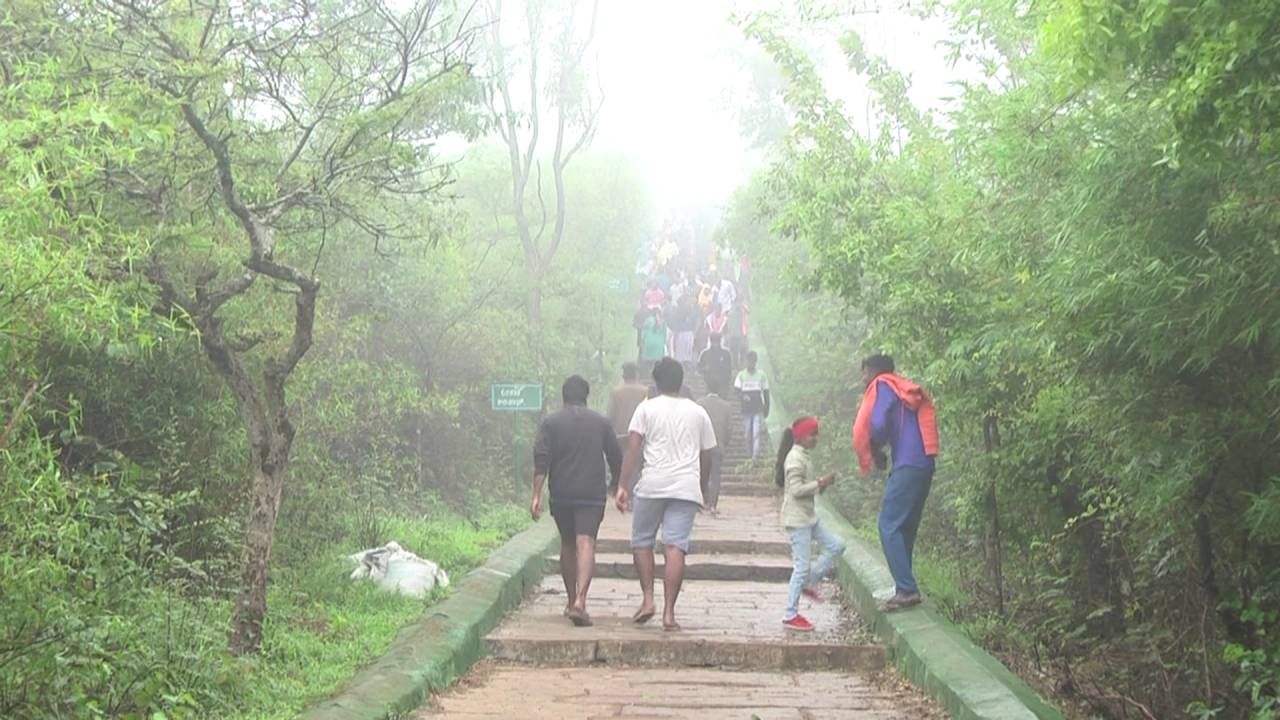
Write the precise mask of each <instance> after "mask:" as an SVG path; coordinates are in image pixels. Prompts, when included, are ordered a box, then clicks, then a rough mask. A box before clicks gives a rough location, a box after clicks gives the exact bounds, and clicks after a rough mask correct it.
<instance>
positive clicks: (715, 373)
mask: <svg viewBox="0 0 1280 720" xmlns="http://www.w3.org/2000/svg"><path fill="white" fill-rule="evenodd" d="M720 337H721V336H720V335H719V334H718V333H716V334H712V336H711V344H710V345H709V346H708V347H707V349H706V350H703V351H702V354H701V355H699V356H698V372H700V373H702V377H703V379H704V380H705V381H706V383H707V387H711V386H712V385H713V384H714V385H715V386H716V387H718V388H722V389H725V388H729V387H731V385H730V383H732V382H733V356H732V355H730V354H729V351H728V350H725V349H724V346H723V345H721V344H720Z"/></svg>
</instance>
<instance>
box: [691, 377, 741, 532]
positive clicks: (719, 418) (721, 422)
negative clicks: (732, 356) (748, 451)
mask: <svg viewBox="0 0 1280 720" xmlns="http://www.w3.org/2000/svg"><path fill="white" fill-rule="evenodd" d="M720 392H721V389H720V387H719V386H718V385H716V383H715V382H714V381H713V382H710V383H707V394H706V396H705V397H703V398H702V399H701V400H699V401H698V404H699V405H701V406H702V409H703V410H706V411H707V417H709V418H711V429H712V430H714V431H715V433H716V446H715V447H714V448H711V478H710V479H709V480H708V481H707V494H706V495H705V496H704V497H703V498H702V506H703V507H704V508H705V509H706V511H707V513H709V514H710V515H712V516H713V517H714V516H717V515H719V514H720V508H719V505H720V478H721V475H722V474H723V471H724V450H725V448H727V447H729V433H731V432H732V430H731V429H730V428H732V427H733V423H731V422H730V421H729V420H730V418H731V417H732V415H733V405H731V404H730V403H729V401H728V400H725V399H724V398H723V397H721V396H720Z"/></svg>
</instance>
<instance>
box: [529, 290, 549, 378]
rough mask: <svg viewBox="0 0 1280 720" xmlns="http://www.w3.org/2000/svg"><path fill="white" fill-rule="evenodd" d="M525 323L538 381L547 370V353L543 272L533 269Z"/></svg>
mask: <svg viewBox="0 0 1280 720" xmlns="http://www.w3.org/2000/svg"><path fill="white" fill-rule="evenodd" d="M524 310H525V322H526V323H527V325H528V327H527V328H526V330H527V331H528V333H529V349H530V350H531V351H532V352H533V366H534V372H535V373H537V376H538V380H539V381H541V380H542V373H543V371H544V370H546V352H545V348H544V347H543V342H542V340H543V338H542V272H541V271H540V270H538V269H531V270H530V273H529V290H528V293H527V295H526V297H525V304H524Z"/></svg>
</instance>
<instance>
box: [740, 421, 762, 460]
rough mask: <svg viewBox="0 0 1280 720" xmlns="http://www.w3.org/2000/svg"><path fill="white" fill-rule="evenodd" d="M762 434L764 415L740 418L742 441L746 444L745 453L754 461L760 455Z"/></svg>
mask: <svg viewBox="0 0 1280 720" xmlns="http://www.w3.org/2000/svg"><path fill="white" fill-rule="evenodd" d="M763 434H764V414H763V413H750V414H748V415H743V416H742V441H743V442H745V443H746V444H747V452H749V453H751V459H752V460H755V459H756V456H757V455H759V454H760V436H761V435H763Z"/></svg>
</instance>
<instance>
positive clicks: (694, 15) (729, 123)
mask: <svg viewBox="0 0 1280 720" xmlns="http://www.w3.org/2000/svg"><path fill="white" fill-rule="evenodd" d="M762 4H771V3H762V2H745V3H744V2H741V1H739V2H734V1H733V0H696V1H692V2H691V1H689V0H646V1H645V2H630V1H627V0H603V1H602V2H601V4H600V9H601V19H600V25H599V26H598V30H597V35H596V51H597V53H598V54H597V57H598V61H599V73H600V77H601V83H602V85H603V87H604V93H605V104H604V109H603V110H602V115H601V118H600V129H599V132H598V134H597V136H596V139H595V146H596V147H597V148H600V149H606V148H607V149H610V150H615V149H616V150H619V151H621V152H623V153H625V154H626V155H628V156H629V157H631V158H632V159H633V160H634V162H635V163H636V164H637V166H638V167H639V168H640V171H641V172H642V173H643V174H644V177H645V178H646V180H647V181H648V183H649V186H650V189H651V192H652V193H653V197H654V200H655V204H656V206H657V209H658V211H659V212H660V213H665V212H670V211H674V210H678V209H680V208H687V207H706V206H712V207H719V206H721V205H723V203H724V202H725V201H726V200H727V199H728V196H729V195H730V194H731V193H732V192H733V190H734V189H735V188H736V187H737V186H739V185H740V184H742V183H743V182H745V181H746V179H747V178H748V177H749V175H750V173H751V172H752V170H753V169H754V168H755V167H757V166H758V165H759V164H760V163H762V162H763V157H762V155H761V154H760V153H759V152H757V151H754V150H752V149H751V147H750V142H749V139H748V138H746V137H743V134H742V132H741V130H740V125H739V122H738V119H737V117H736V116H735V107H734V101H733V98H735V97H737V98H742V97H745V96H746V95H747V93H748V92H749V88H750V83H751V75H750V71H749V69H748V68H747V67H745V65H744V62H743V60H744V58H745V57H747V55H748V53H750V52H755V49H754V48H753V47H752V46H751V45H750V44H749V43H748V42H747V40H746V39H745V38H744V36H743V34H742V31H741V30H740V29H739V28H738V27H736V26H735V25H734V24H733V23H732V22H731V21H730V15H731V13H732V12H734V11H735V10H737V11H739V12H743V11H745V10H748V9H752V8H755V7H758V6H760V5H762ZM885 7H886V8H891V7H892V0H887V2H886V3H885ZM851 23H852V25H853V27H856V28H857V29H858V30H859V31H860V34H861V35H862V37H863V42H864V44H865V45H866V47H867V48H868V49H869V50H870V51H872V52H875V53H879V54H882V55H884V56H885V57H886V58H887V59H888V60H889V61H890V63H891V64H893V65H894V67H896V68H898V69H899V70H902V71H905V72H907V73H909V74H910V75H911V77H912V82H913V88H912V93H911V94H912V99H913V100H914V101H915V102H916V103H917V104H918V105H921V106H924V107H929V108H934V109H939V108H941V106H942V101H941V98H943V97H945V96H947V95H949V94H950V89H949V85H948V83H949V82H950V81H951V80H953V79H955V78H956V77H958V72H957V71H956V70H954V69H952V68H950V67H949V66H948V64H947V62H946V59H945V53H944V50H943V49H942V48H940V47H939V46H938V42H939V41H940V40H941V39H943V38H944V37H945V35H946V32H945V31H946V28H945V26H943V24H942V23H940V22H938V21H921V20H919V19H917V18H914V17H911V16H909V15H906V14H904V13H901V12H899V11H896V10H893V9H882V10H881V11H880V12H876V13H868V14H866V15H861V14H860V15H858V16H856V17H854V18H853V19H852V20H851ZM842 25H843V26H844V27H848V26H849V23H842ZM837 32H838V28H832V33H831V37H827V38H813V39H814V40H815V41H817V40H821V46H822V47H823V48H824V49H825V50H826V51H827V52H826V53H825V54H824V56H823V57H821V58H819V62H820V64H821V66H822V68H823V76H824V79H825V80H826V82H827V84H828V87H829V89H830V90H831V91H832V92H833V93H834V94H835V95H837V96H838V97H840V98H841V99H843V100H844V101H845V102H846V104H847V106H848V108H849V110H850V113H851V115H853V116H854V117H855V118H857V119H861V116H862V114H863V110H864V108H865V104H866V91H865V87H864V85H863V83H862V81H861V79H860V78H858V77H857V76H856V75H854V74H853V73H852V72H851V71H849V70H847V69H846V68H845V67H844V60H843V57H841V56H840V54H839V52H838V50H837V48H836V46H835V36H836V34H837ZM863 125H864V123H862V122H856V123H855V127H859V128H860V129H861V128H862V127H863Z"/></svg>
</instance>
